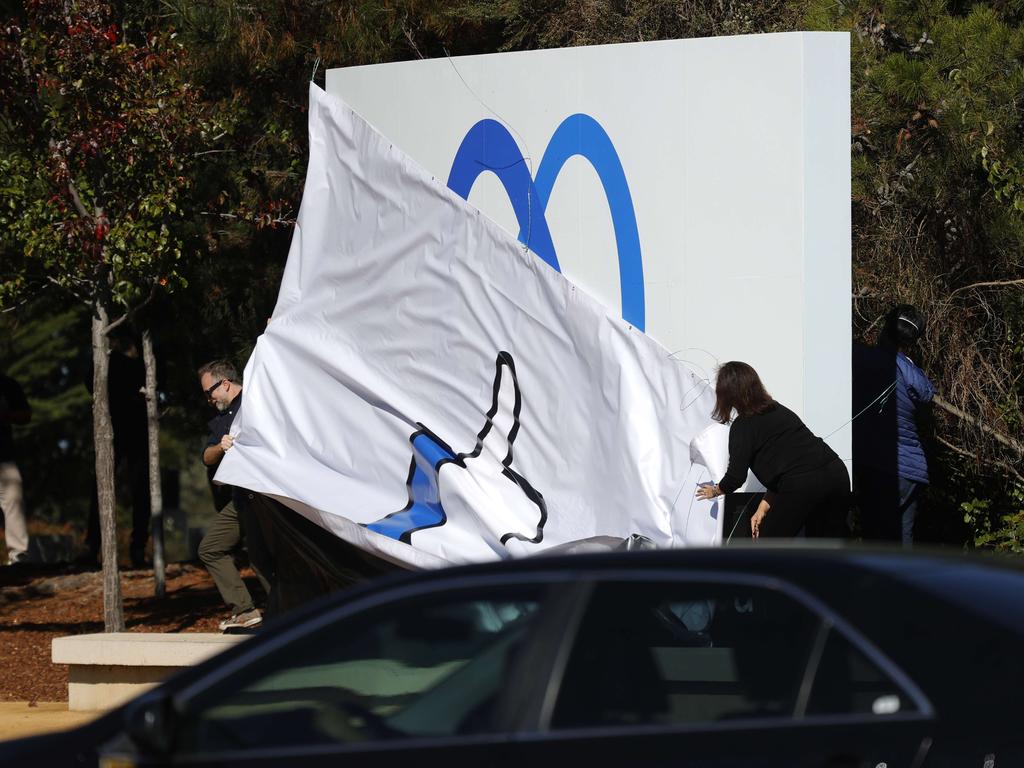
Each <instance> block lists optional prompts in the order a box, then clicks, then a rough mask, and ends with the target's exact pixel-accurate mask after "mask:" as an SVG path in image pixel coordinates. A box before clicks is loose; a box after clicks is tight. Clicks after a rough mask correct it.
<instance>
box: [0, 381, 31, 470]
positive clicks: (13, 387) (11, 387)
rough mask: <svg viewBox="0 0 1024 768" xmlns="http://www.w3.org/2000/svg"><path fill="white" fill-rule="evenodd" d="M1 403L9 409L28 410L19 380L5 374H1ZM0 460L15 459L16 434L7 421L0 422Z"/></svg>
mask: <svg viewBox="0 0 1024 768" xmlns="http://www.w3.org/2000/svg"><path fill="white" fill-rule="evenodd" d="M0 405H2V406H3V407H4V408H6V409H7V410H9V411H27V410H28V401H27V400H26V399H25V393H24V392H22V391H21V387H20V386H18V382H16V381H15V380H14V379H12V378H10V377H9V376H4V375H3V374H0ZM0 461H14V434H13V431H12V430H11V425H10V424H7V423H0Z"/></svg>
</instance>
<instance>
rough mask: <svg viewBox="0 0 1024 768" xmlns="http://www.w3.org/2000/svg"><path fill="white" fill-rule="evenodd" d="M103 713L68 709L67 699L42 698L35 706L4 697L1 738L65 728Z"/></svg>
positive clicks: (19, 736) (0, 729) (50, 731)
mask: <svg viewBox="0 0 1024 768" xmlns="http://www.w3.org/2000/svg"><path fill="white" fill-rule="evenodd" d="M100 714H102V713H101V712H68V703H67V702H66V701H56V702H55V701H40V702H38V703H37V704H36V705H35V706H34V707H30V706H29V704H28V702H27V701H0V741H2V740H4V739H17V738H21V737H22V736H35V735H36V734H39V733H52V732H53V731H65V730H67V729H68V728H74V727H75V726H76V725H82V724H84V723H87V722H89V721H90V720H92V719H93V718H95V717H97V716H99V715H100Z"/></svg>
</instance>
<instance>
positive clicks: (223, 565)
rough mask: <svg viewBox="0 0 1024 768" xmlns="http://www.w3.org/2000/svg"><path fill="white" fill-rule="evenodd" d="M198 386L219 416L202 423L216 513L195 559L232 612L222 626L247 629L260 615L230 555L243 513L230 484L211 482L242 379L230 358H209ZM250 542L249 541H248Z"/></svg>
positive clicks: (230, 441) (227, 443) (227, 445)
mask: <svg viewBox="0 0 1024 768" xmlns="http://www.w3.org/2000/svg"><path fill="white" fill-rule="evenodd" d="M199 386H200V387H202V388H203V392H204V393H205V394H206V398H207V400H209V402H210V403H211V404H212V405H213V406H214V407H215V408H216V409H217V411H218V415H217V416H216V417H215V418H213V419H211V420H210V423H209V424H208V425H207V426H208V428H209V435H208V436H207V440H206V445H205V447H204V448H203V454H202V461H203V464H204V465H206V474H207V478H208V479H209V482H210V490H211V492H212V493H213V503H214V506H215V507H216V508H217V517H216V519H215V520H214V522H213V524H212V525H211V526H210V528H209V530H207V532H206V535H205V536H204V537H203V540H202V541H201V542H200V543H199V559H200V560H202V562H203V565H205V566H206V569H207V570H208V571H209V572H210V576H212V577H213V581H214V584H216V585H217V589H218V591H219V592H220V595H221V597H222V598H223V599H224V602H225V603H227V604H228V605H229V606H230V607H231V616H229V617H228V618H227V619H225V620H224V621H222V622H221V623H220V629H221V631H222V632H226V631H230V630H239V629H251V628H252V627H256V626H258V625H259V624H261V623H262V622H263V616H262V614H261V613H260V612H259V610H258V609H257V608H256V606H255V603H254V602H253V599H252V595H251V594H250V593H249V590H248V589H247V588H246V586H245V582H244V581H242V577H241V575H240V574H239V573H238V568H237V567H236V566H235V559H234V553H235V552H236V551H237V550H238V549H239V548H240V547H241V544H242V537H243V533H245V532H246V531H244V530H243V528H244V526H243V521H242V519H241V517H242V516H241V515H240V514H239V509H238V508H237V507H236V505H235V499H234V495H235V489H234V488H233V487H232V486H230V485H218V484H217V483H214V482H213V477H214V475H215V474H216V473H217V467H218V466H220V463H221V461H222V460H223V459H224V456H225V454H226V453H227V452H228V451H230V450H231V448H232V447H233V446H234V442H235V441H234V437H232V435H231V432H230V430H231V424H232V422H233V421H234V420H235V416H237V415H238V412H239V410H240V409H241V407H242V381H241V377H240V376H239V375H238V371H237V370H236V369H235V367H234V366H233V365H232V364H231V363H229V362H227V361H225V360H214V361H213V362H210V363H207V364H206V365H204V366H203V367H202V368H200V369H199ZM248 533H249V535H250V538H254V537H255V536H256V535H258V532H257V531H256V530H255V529H252V527H251V526H250V530H248ZM252 543H253V542H251V541H250V546H251V544H252ZM256 575H257V576H258V577H259V578H260V581H261V583H262V585H263V588H264V590H265V591H266V592H267V593H268V594H269V592H270V584H269V583H268V582H267V581H266V579H265V578H264V575H263V574H262V573H261V572H260V571H259V569H258V568H257V569H256Z"/></svg>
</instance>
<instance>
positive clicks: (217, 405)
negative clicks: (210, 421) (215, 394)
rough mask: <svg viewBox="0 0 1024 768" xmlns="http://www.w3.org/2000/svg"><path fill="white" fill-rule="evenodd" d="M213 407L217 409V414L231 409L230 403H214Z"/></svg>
mask: <svg viewBox="0 0 1024 768" xmlns="http://www.w3.org/2000/svg"><path fill="white" fill-rule="evenodd" d="M213 407H214V408H216V409H217V412H218V413H224V411H226V410H227V409H228V408H230V407H231V403H214V404H213Z"/></svg>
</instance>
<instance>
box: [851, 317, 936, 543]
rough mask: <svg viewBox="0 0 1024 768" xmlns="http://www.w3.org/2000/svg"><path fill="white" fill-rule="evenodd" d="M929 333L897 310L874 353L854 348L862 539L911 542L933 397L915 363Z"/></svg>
mask: <svg viewBox="0 0 1024 768" xmlns="http://www.w3.org/2000/svg"><path fill="white" fill-rule="evenodd" d="M924 327H925V324H924V318H923V317H922V316H921V313H920V312H918V311H917V309H916V308H914V307H913V306H911V305H909V304H900V305H898V306H896V307H894V308H893V309H892V310H891V311H890V312H889V313H888V314H887V315H886V318H885V325H884V326H883V328H882V331H881V333H880V334H879V337H878V343H877V345H876V346H874V347H868V346H864V345H859V344H858V345H855V346H854V353H853V354H854V358H853V392H854V403H853V413H854V421H853V483H854V492H855V494H856V496H857V499H858V503H859V506H860V512H861V525H862V531H863V534H864V538H865V539H875V540H890V541H902V542H903V544H904V546H910V545H911V544H912V543H913V540H914V522H915V520H916V518H917V515H918V507H919V502H920V499H921V497H922V495H923V491H924V488H925V486H927V485H928V479H929V478H928V460H927V458H926V456H925V450H924V445H923V444H922V441H921V436H920V431H919V428H918V424H919V419H920V418H921V416H922V415H924V412H925V410H926V409H927V408H928V407H929V405H930V403H931V400H932V397H933V396H934V395H935V387H934V386H933V385H932V383H931V381H930V380H929V379H928V376H927V375H925V372H924V371H922V370H921V369H920V368H919V367H918V366H917V365H916V364H915V363H914V361H913V360H912V359H911V358H910V353H912V352H913V350H914V347H915V344H916V343H917V341H918V340H919V339H920V338H921V337H922V335H923V333H924Z"/></svg>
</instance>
